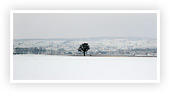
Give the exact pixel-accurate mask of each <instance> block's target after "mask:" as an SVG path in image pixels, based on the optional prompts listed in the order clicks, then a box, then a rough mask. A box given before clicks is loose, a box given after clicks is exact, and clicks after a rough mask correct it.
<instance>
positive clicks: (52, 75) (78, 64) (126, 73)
mask: <svg viewBox="0 0 170 93" xmlns="http://www.w3.org/2000/svg"><path fill="white" fill-rule="evenodd" d="M156 77H157V61H156V57H66V56H65V57H64V56H52V55H46V56H45V55H14V61H13V79H14V80H156V79H157V78H156Z"/></svg>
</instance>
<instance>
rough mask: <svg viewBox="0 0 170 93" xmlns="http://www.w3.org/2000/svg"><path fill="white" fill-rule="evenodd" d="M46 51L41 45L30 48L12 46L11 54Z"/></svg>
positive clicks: (41, 52) (42, 52)
mask: <svg viewBox="0 0 170 93" xmlns="http://www.w3.org/2000/svg"><path fill="white" fill-rule="evenodd" d="M45 52H46V49H45V48H42V47H39V48H38V47H32V48H20V47H17V48H14V52H13V54H44V53H45Z"/></svg>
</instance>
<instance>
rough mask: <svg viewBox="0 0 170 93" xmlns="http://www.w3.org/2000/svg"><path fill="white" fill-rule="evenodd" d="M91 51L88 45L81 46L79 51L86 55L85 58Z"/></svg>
mask: <svg viewBox="0 0 170 93" xmlns="http://www.w3.org/2000/svg"><path fill="white" fill-rule="evenodd" d="M89 49H90V47H89V45H88V43H83V44H81V45H80V47H79V49H78V51H80V52H83V54H84V56H85V54H86V52H87V51H88V50H89Z"/></svg>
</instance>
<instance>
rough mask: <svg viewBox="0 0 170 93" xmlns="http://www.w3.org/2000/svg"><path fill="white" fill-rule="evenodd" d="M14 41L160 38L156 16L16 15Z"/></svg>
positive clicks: (117, 14) (120, 14)
mask: <svg viewBox="0 0 170 93" xmlns="http://www.w3.org/2000/svg"><path fill="white" fill-rule="evenodd" d="M13 21H14V23H13V24H14V25H13V26H14V29H13V31H14V39H33V38H42V39H43V38H88V37H111V36H113V37H141V38H144V37H147V38H156V35H157V32H156V31H157V22H156V21H157V16H156V13H107V14H106V13H105V14H102V13H97V14H95V13H81V14H79V13H74V14H73V13H72V14H67V13H60V14H57V13H14V20H13Z"/></svg>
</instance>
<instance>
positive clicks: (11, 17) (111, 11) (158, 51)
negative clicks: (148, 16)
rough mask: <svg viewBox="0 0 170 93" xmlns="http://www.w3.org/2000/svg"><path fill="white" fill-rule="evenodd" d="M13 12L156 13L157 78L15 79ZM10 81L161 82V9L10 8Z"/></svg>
mask: <svg viewBox="0 0 170 93" xmlns="http://www.w3.org/2000/svg"><path fill="white" fill-rule="evenodd" d="M13 13H156V14H157V80H13ZM10 83H160V10H10Z"/></svg>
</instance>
